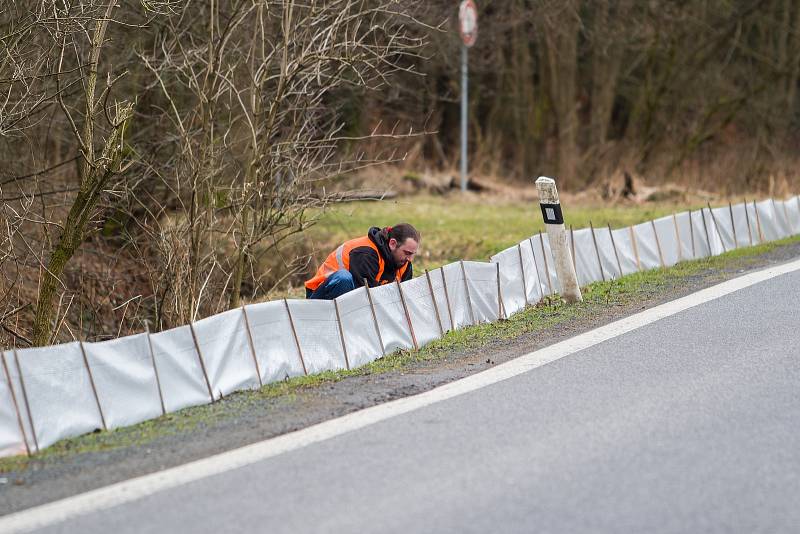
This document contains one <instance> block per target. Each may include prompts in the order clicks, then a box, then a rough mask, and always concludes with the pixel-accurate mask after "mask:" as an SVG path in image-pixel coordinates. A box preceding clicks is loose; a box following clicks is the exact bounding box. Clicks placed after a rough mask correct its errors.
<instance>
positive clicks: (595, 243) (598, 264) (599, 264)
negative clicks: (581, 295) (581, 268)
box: [589, 221, 606, 282]
mask: <svg viewBox="0 0 800 534" xmlns="http://www.w3.org/2000/svg"><path fill="white" fill-rule="evenodd" d="M589 228H590V229H591V231H592V242H593V243H594V253H595V255H596V256H597V266H598V267H600V278H602V279H603V282H605V281H606V275H605V273H604V272H603V262H602V261H601V260H600V249H599V248H597V237H595V235H594V225H592V221H589Z"/></svg>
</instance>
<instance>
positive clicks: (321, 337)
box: [287, 299, 345, 374]
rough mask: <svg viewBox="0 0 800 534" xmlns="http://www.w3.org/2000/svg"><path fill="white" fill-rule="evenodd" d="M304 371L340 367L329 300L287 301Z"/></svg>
mask: <svg viewBox="0 0 800 534" xmlns="http://www.w3.org/2000/svg"><path fill="white" fill-rule="evenodd" d="M287 302H288V304H289V311H290V312H291V314H292V320H293V321H294V327H295V330H296V331H297V338H298V340H299V341H300V349H301V350H302V352H303V360H304V361H305V363H306V371H308V374H315V373H321V372H322V371H329V370H333V369H344V368H345V359H344V349H343V348H342V338H341V334H340V333H339V323H338V322H337V321H336V310H335V309H334V304H333V301H332V300H317V299H314V300H289V301H287Z"/></svg>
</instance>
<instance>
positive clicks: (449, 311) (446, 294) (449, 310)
mask: <svg viewBox="0 0 800 534" xmlns="http://www.w3.org/2000/svg"><path fill="white" fill-rule="evenodd" d="M439 271H440V272H441V273H442V287H443V288H444V301H445V302H446V303H447V315H448V316H449V317H450V330H455V329H456V324H455V323H454V322H453V309H452V307H451V306H450V294H449V292H448V291H447V280H446V279H445V276H444V267H442V268H441V269H439Z"/></svg>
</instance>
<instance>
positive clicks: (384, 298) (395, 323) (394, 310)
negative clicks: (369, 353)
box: [369, 284, 453, 354]
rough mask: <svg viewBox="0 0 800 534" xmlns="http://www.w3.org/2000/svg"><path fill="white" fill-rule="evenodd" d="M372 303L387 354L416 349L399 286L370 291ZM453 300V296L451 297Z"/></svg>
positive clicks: (383, 286) (391, 285)
mask: <svg viewBox="0 0 800 534" xmlns="http://www.w3.org/2000/svg"><path fill="white" fill-rule="evenodd" d="M369 292H370V295H372V302H373V304H374V305H375V315H377V317H378V326H379V327H380V330H381V339H383V346H384V347H385V348H386V354H391V353H392V352H394V351H396V350H398V349H411V348H414V341H413V340H412V339H411V331H410V330H409V329H408V322H407V321H406V312H405V310H404V309H403V302H402V300H400V291H399V290H398V289H397V284H385V285H382V286H378V287H371V288H370V289H369ZM450 298H451V299H452V298H453V297H452V295H451V296H450Z"/></svg>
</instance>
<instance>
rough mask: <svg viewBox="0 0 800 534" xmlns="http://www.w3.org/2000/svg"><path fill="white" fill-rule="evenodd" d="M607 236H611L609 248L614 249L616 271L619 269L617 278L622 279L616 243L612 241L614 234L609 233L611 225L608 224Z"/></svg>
mask: <svg viewBox="0 0 800 534" xmlns="http://www.w3.org/2000/svg"><path fill="white" fill-rule="evenodd" d="M608 235H609V236H611V246H612V247H613V248H614V256H615V257H616V258H617V269H619V277H620V278H622V262H621V261H619V252H618V251H617V243H616V241H614V232H612V231H611V223H608Z"/></svg>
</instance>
